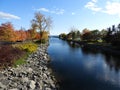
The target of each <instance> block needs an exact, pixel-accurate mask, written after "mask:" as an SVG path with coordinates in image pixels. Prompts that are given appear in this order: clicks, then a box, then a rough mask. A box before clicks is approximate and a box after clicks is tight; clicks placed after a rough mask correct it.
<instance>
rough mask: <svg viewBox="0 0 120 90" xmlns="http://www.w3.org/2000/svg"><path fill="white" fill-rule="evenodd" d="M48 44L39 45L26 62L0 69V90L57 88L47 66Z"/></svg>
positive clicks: (48, 58)
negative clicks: (14, 66) (15, 66)
mask: <svg viewBox="0 0 120 90" xmlns="http://www.w3.org/2000/svg"><path fill="white" fill-rule="evenodd" d="M47 47H48V44H41V45H39V47H38V49H37V51H36V52H34V53H32V54H31V55H29V57H28V58H27V60H26V64H23V65H20V66H17V68H13V67H10V68H6V69H5V70H3V71H0V90H57V87H56V80H55V77H54V76H53V75H52V72H51V70H50V69H49V68H48V67H47V65H48V62H49V61H50V57H49V55H48V54H47Z"/></svg>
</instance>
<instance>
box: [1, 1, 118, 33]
mask: <svg viewBox="0 0 120 90" xmlns="http://www.w3.org/2000/svg"><path fill="white" fill-rule="evenodd" d="M37 11H40V12H41V13H42V14H44V15H46V16H50V17H52V20H53V26H52V29H51V31H50V33H51V35H58V34H60V33H63V32H65V33H68V32H69V31H70V28H71V27H73V26H74V27H76V28H77V29H79V30H80V31H82V30H83V29H84V28H88V29H90V30H93V29H99V30H101V29H104V28H107V27H109V26H111V25H113V24H115V25H118V24H119V23H120V0H0V24H1V23H5V22H8V21H9V22H12V24H13V25H14V27H15V29H20V28H21V27H23V28H25V29H29V28H30V25H31V23H30V21H31V20H32V19H33V18H34V13H35V12H37Z"/></svg>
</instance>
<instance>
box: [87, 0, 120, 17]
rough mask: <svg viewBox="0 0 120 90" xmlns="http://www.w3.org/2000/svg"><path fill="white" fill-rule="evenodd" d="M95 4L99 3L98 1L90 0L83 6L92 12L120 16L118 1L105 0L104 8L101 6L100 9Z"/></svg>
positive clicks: (119, 3)
mask: <svg viewBox="0 0 120 90" xmlns="http://www.w3.org/2000/svg"><path fill="white" fill-rule="evenodd" d="M97 3H99V2H98V0H91V1H90V2H88V3H87V4H86V5H85V8H87V9H90V10H92V11H94V12H101V13H106V14H109V15H118V16H120V1H118V0H106V2H105V6H101V7H99V6H98V5H97Z"/></svg>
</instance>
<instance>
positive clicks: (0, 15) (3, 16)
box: [0, 12, 20, 19]
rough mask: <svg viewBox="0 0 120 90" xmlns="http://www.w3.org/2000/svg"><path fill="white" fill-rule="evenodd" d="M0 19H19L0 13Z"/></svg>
mask: <svg viewBox="0 0 120 90" xmlns="http://www.w3.org/2000/svg"><path fill="white" fill-rule="evenodd" d="M0 18H2V19H20V17H18V16H15V15H12V14H9V13H4V12H0Z"/></svg>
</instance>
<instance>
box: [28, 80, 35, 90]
mask: <svg viewBox="0 0 120 90" xmlns="http://www.w3.org/2000/svg"><path fill="white" fill-rule="evenodd" d="M35 83H36V82H35V81H33V80H31V81H30V85H29V87H30V88H31V89H35V87H36V86H35Z"/></svg>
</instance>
